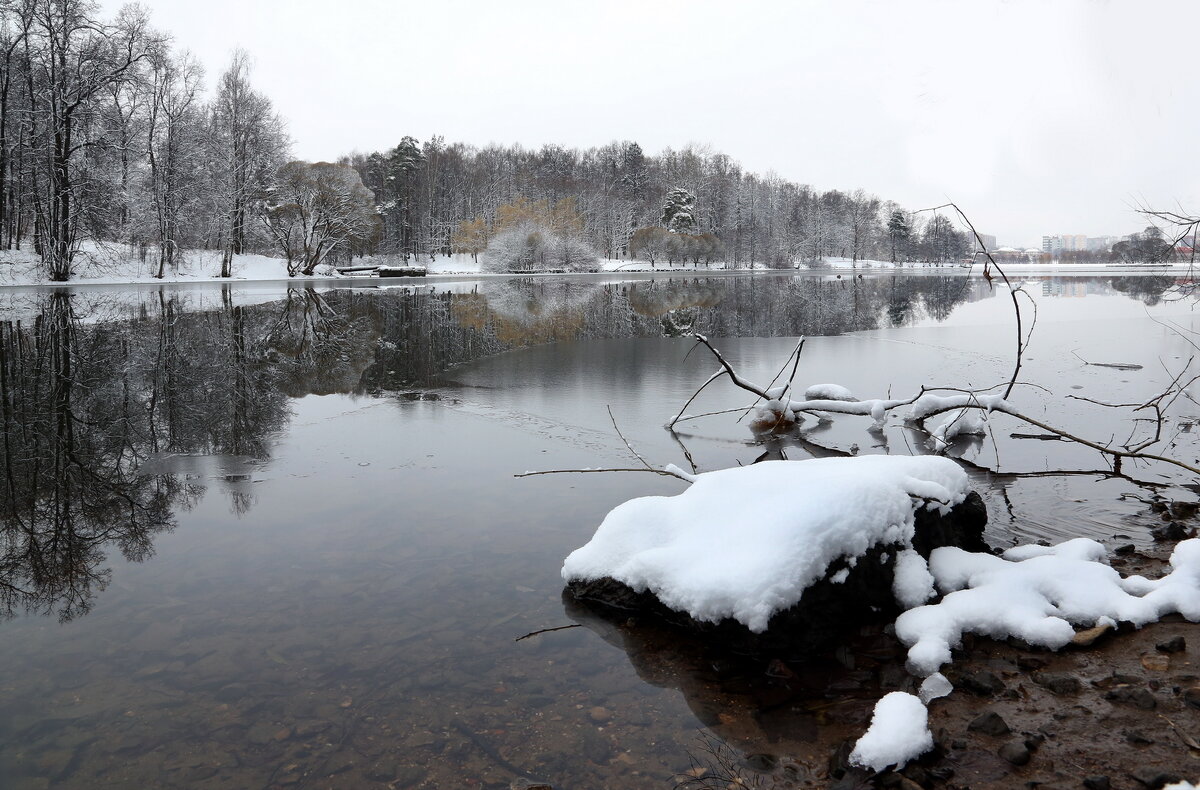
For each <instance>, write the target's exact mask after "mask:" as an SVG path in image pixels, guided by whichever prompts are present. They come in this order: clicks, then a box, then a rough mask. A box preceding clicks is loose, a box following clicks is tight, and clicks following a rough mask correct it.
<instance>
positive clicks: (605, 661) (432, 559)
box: [0, 276, 1200, 788]
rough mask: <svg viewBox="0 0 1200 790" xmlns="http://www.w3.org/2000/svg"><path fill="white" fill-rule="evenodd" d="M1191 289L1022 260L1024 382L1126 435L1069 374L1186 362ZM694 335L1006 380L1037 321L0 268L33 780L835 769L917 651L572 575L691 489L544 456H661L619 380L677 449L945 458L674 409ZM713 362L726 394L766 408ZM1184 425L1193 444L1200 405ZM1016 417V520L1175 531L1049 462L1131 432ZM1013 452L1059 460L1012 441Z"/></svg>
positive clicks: (846, 302) (879, 372)
mask: <svg viewBox="0 0 1200 790" xmlns="http://www.w3.org/2000/svg"><path fill="white" fill-rule="evenodd" d="M1171 285H1172V281H1170V280H1166V279H1164V278H1161V277H1144V278H1125V279H1120V278H1111V277H1109V278H1105V277H1078V278H1068V277H1045V278H1036V279H1031V280H1029V281H1028V282H1026V283H1025V285H1024V288H1025V291H1026V293H1028V294H1029V295H1030V296H1031V297H1032V300H1033V301H1034V302H1036V304H1037V307H1038V322H1037V326H1036V329H1035V331H1034V334H1033V341H1032V344H1031V346H1030V349H1029V352H1028V358H1027V363H1026V372H1025V375H1024V378H1025V379H1026V380H1027V381H1031V382H1036V383H1038V384H1041V385H1044V386H1046V387H1049V388H1050V389H1051V390H1053V394H1050V393H1047V392H1045V391H1043V390H1040V389H1034V388H1024V389H1022V390H1021V391H1020V394H1019V395H1018V396H1016V399H1017V400H1018V401H1019V403H1020V404H1021V406H1022V407H1023V408H1026V409H1027V410H1029V411H1030V412H1031V413H1039V414H1040V413H1045V414H1047V415H1051V416H1052V417H1053V419H1052V421H1053V422H1055V423H1056V424H1059V425H1062V426H1063V427H1066V428H1074V429H1077V430H1078V431H1080V432H1082V433H1086V434H1087V435H1088V436H1092V437H1096V438H1100V439H1102V440H1107V439H1108V438H1109V436H1110V435H1113V434H1115V433H1116V432H1117V430H1118V427H1119V426H1118V423H1117V422H1116V421H1114V419H1113V417H1112V415H1111V414H1110V413H1109V412H1108V411H1106V410H1104V409H1101V408H1100V407H1096V406H1092V405H1090V404H1087V403H1085V402H1083V401H1075V400H1064V398H1063V396H1065V395H1070V394H1078V395H1085V396H1088V397H1092V398H1098V399H1104V400H1109V401H1126V400H1136V399H1138V398H1139V397H1140V398H1144V397H1146V396H1147V395H1148V394H1150V393H1152V392H1154V391H1155V388H1162V387H1163V386H1165V384H1166V382H1168V381H1170V379H1171V377H1172V376H1173V375H1174V374H1175V373H1176V372H1178V369H1179V368H1180V366H1182V365H1183V364H1184V363H1185V362H1186V361H1187V360H1188V358H1189V357H1190V355H1191V354H1192V353H1195V349H1194V347H1193V346H1191V345H1190V343H1189V340H1188V339H1187V335H1186V333H1185V332H1180V331H1175V330H1174V329H1173V328H1172V326H1171V325H1172V324H1173V325H1177V326H1179V327H1181V328H1182V329H1183V330H1192V329H1196V328H1197V322H1196V320H1195V316H1194V314H1193V311H1192V303H1191V301H1190V300H1173V299H1171V298H1169V297H1170V293H1169V292H1168V294H1167V296H1168V298H1167V299H1163V293H1164V291H1167V290H1168V289H1169V288H1170V287H1171ZM1152 317H1153V318H1152ZM693 328H694V329H695V330H697V331H701V332H704V333H706V334H708V335H709V336H710V337H712V338H714V342H716V343H717V344H718V345H719V347H720V348H721V349H722V350H723V351H724V352H725V353H726V354H727V356H729V357H730V359H732V360H734V361H735V364H737V365H738V366H739V367H740V368H741V369H742V370H743V372H744V373H745V374H746V375H747V376H749V377H751V378H757V379H761V380H767V379H770V378H771V376H773V375H774V374H775V372H776V370H777V368H778V366H779V365H780V364H781V362H782V360H783V358H784V357H785V356H786V355H787V353H788V351H790V350H791V348H792V346H793V345H794V344H795V339H796V336H797V335H800V334H806V335H808V336H810V340H809V341H808V344H807V345H806V348H805V351H804V357H803V364H802V366H801V372H800V375H799V376H798V382H797V383H799V384H802V385H807V384H810V383H823V382H837V383H840V384H843V385H845V386H848V387H850V388H851V389H852V390H853V391H854V392H855V393H856V394H858V395H859V396H860V397H875V396H881V395H884V394H886V393H887V392H888V391H890V392H892V393H893V395H900V394H910V393H912V392H914V391H915V390H916V389H917V388H918V387H919V386H920V385H922V384H929V385H936V384H953V385H957V386H986V385H990V384H995V383H998V382H1001V381H1003V380H1004V379H1005V378H1006V376H1007V374H1008V372H1009V370H1010V368H1011V358H1012V347H1013V331H1012V316H1011V305H1010V302H1009V301H1008V297H1007V293H1006V292H1004V291H1003V290H1000V289H997V290H992V289H991V288H990V287H989V286H988V284H987V283H985V282H984V281H982V280H980V279H969V278H966V277H962V276H955V277H944V276H909V277H892V276H887V277H877V278H872V277H867V278H865V279H861V280H857V279H851V278H849V277H845V278H842V279H837V278H833V277H812V276H805V277H791V276H740V277H739V276H725V277H713V278H703V277H700V278H674V279H662V278H660V279H657V280H655V279H652V278H648V277H643V278H630V279H615V278H613V279H608V280H596V279H591V280H588V279H570V278H561V279H539V280H536V281H530V280H488V281H483V282H470V281H463V282H451V283H436V282H431V283H428V284H420V285H419V286H417V287H415V288H392V289H377V288H361V289H349V290H334V289H320V290H311V289H292V290H288V289H286V288H282V287H279V286H270V285H261V286H247V287H239V288H233V289H221V288H219V287H194V288H177V289H170V288H168V289H162V290H157V289H149V288H146V289H137V288H133V289H122V288H110V289H99V288H98V289H88V290H80V291H76V292H74V293H59V292H53V291H47V290H9V291H7V292H4V293H0V360H2V362H3V364H2V365H0V368H2V369H3V374H4V375H3V378H2V379H0V395H3V403H4V405H5V408H6V411H5V412H4V414H3V418H4V420H5V444H4V446H3V448H0V450H2V451H3V463H2V467H3V468H2V470H0V471H3V472H4V474H5V479H4V481H3V482H0V501H2V502H3V507H2V509H0V515H2V517H3V519H4V521H3V524H2V529H3V530H4V532H3V535H4V538H3V542H2V543H0V547H2V548H3V554H2V555H0V612H3V611H7V613H8V614H10V615H11V617H9V618H8V619H7V620H6V621H4V622H0V667H2V668H3V669H2V670H0V673H2V674H0V786H3V787H6V788H8V787H15V788H40V787H56V788H57V787H62V788H94V787H138V788H140V787H151V786H153V787H212V788H226V787H227V788H247V787H273V786H281V787H321V788H324V787H370V786H379V787H395V788H406V787H430V788H441V787H486V788H505V787H508V786H509V784H510V782H512V781H513V780H514V779H516V778H519V777H521V776H525V777H532V778H537V779H542V780H546V781H549V782H552V783H553V784H554V786H555V787H557V788H585V787H586V788H596V787H612V788H629V787H653V786H662V787H669V786H671V785H672V783H673V781H674V779H673V778H674V777H677V776H678V775H679V774H680V773H681V772H684V771H686V770H688V769H689V768H690V767H691V766H692V765H693V763H694V762H695V761H699V762H702V763H712V764H716V765H718V767H720V766H724V768H721V770H726V769H727V770H728V771H729V772H730V775H735V774H737V773H739V772H740V773H743V774H747V775H757V776H760V777H773V778H778V779H780V780H781V781H785V782H790V783H792V784H795V785H797V786H804V785H806V784H809V783H811V785H812V786H824V782H823V777H824V771H825V770H826V768H825V766H826V765H827V763H828V760H829V756H830V754H831V752H832V751H833V750H834V749H835V748H836V747H837V746H838V744H839V743H840V742H841V741H842V740H843V739H845V738H847V737H853V736H856V735H857V734H859V733H860V732H861V730H862V728H863V727H864V726H865V722H866V720H867V718H868V716H869V712H870V708H871V706H872V705H873V704H874V701H875V700H876V699H877V698H878V696H879V694H880V693H881V692H882V691H883V690H887V689H891V688H899V687H903V685H904V684H905V683H906V682H907V680H906V678H905V676H904V673H903V671H902V669H901V668H900V667H901V665H902V661H901V660H900V659H899V657H898V655H897V654H896V653H895V652H894V651H890V650H888V649H886V648H883V649H881V648H880V647H879V644H880V640H879V639H874V640H873V641H872V642H871V644H872V645H873V647H870V648H864V649H863V650H860V651H853V650H852V651H851V652H853V656H852V657H851V658H849V659H848V658H847V656H846V655H842V656H841V657H840V661H838V662H833V663H831V664H830V665H828V666H826V665H812V666H807V667H793V668H790V669H788V668H782V669H781V668H778V667H776V668H773V669H772V671H770V672H766V673H761V672H760V673H758V674H755V673H754V672H747V671H746V670H745V669H744V668H736V667H726V666H723V665H722V664H721V662H720V660H710V659H709V657H706V656H705V654H704V652H703V651H702V650H701V649H700V648H699V647H698V646H695V645H688V644H683V643H680V641H679V640H678V639H677V638H675V637H673V636H672V635H671V634H669V633H663V632H661V631H659V630H657V629H656V628H654V627H653V626H652V625H650V624H644V623H643V624H636V623H635V624H625V625H621V626H614V625H610V624H606V623H605V622H603V621H598V620H595V619H594V618H591V617H589V616H588V615H587V614H586V613H583V612H578V611H575V610H574V609H573V608H572V607H569V606H564V603H563V600H562V598H561V590H562V584H561V580H560V578H559V575H558V571H559V567H560V565H561V561H562V558H563V557H564V556H565V555H566V554H567V553H569V552H570V551H571V550H572V549H574V548H576V547H577V546H579V545H581V544H582V543H584V542H586V540H587V539H588V538H589V537H590V536H591V533H592V531H593V530H594V529H595V527H596V525H597V524H598V523H599V522H600V520H601V519H602V518H603V516H604V514H605V513H606V512H607V511H608V510H609V509H611V508H612V507H614V506H615V505H617V504H618V503H620V502H622V501H624V500H626V499H628V498H631V497H634V496H640V495H645V494H655V493H668V494H669V493H675V492H677V491H678V490H680V484H679V483H678V482H677V481H671V480H666V479H663V478H658V477H655V476H652V475H639V474H610V475H600V474H592V475H549V476H541V477H531V478H523V479H516V478H514V477H513V475H514V474H515V473H520V472H523V471H526V470H540V469H565V468H581V467H602V466H628V465H631V461H632V459H631V458H630V457H629V455H628V452H627V450H626V449H625V447H624V445H623V444H622V442H621V440H620V438H619V437H618V436H617V435H616V433H615V432H614V430H613V428H612V424H611V422H610V418H609V412H608V408H611V411H612V415H613V417H614V418H615V419H616V421H617V423H618V424H619V425H620V427H621V430H622V431H623V433H624V434H625V436H626V437H627V438H629V439H630V441H631V442H632V443H633V444H634V446H635V447H636V448H637V449H638V450H639V452H641V453H642V454H643V455H644V456H646V457H647V458H648V459H650V460H651V461H652V462H655V463H666V462H675V463H679V464H681V465H682V464H683V463H684V454H683V453H684V450H683V447H684V446H686V448H687V451H689V452H690V453H691V455H692V457H693V458H694V459H695V461H696V463H697V464H698V466H699V467H700V468H701V469H702V470H703V469H714V468H721V467H726V466H730V465H733V464H736V463H743V464H746V463H751V462H753V461H754V460H756V459H758V458H760V457H762V456H764V455H765V456H766V457H768V458H770V457H782V456H784V455H786V456H787V457H791V458H802V457H806V455H808V454H811V453H818V454H819V453H824V452H827V451H829V450H831V449H832V450H834V451H843V452H845V451H852V450H853V451H857V452H863V453H867V452H904V453H907V452H921V451H923V450H922V449H921V448H922V443H923V441H924V436H923V434H920V433H919V432H917V431H913V430H908V429H904V428H902V427H893V428H889V429H888V430H887V431H886V432H884V433H874V434H873V433H870V432H868V431H866V430H865V428H866V426H867V421H866V420H860V419H857V418H851V419H848V420H842V421H839V422H837V423H832V424H825V423H823V424H815V423H813V424H806V425H804V426H802V427H801V431H800V432H799V433H798V434H796V435H794V436H791V437H786V438H784V439H777V440H773V441H770V442H767V443H760V442H757V441H755V439H754V438H753V437H752V436H751V434H750V432H749V431H748V430H747V429H746V428H745V425H744V423H743V424H738V423H737V415H736V414H735V415H723V416H719V417H710V418H705V419H703V420H697V421H694V422H690V423H687V424H685V425H686V427H685V426H684V425H681V426H680V431H679V433H678V435H677V436H673V435H672V434H670V433H668V432H667V431H665V430H663V428H662V425H663V423H664V422H665V421H666V420H667V419H668V418H669V417H670V416H671V415H672V414H674V413H676V412H677V411H678V410H679V408H680V407H681V406H682V405H683V403H684V401H685V400H686V399H687V398H688V396H689V395H690V394H691V393H692V391H693V390H694V389H695V387H696V386H698V385H699V384H700V383H701V382H702V381H703V380H704V378H706V377H707V376H708V375H709V374H710V373H711V372H712V371H713V370H714V369H715V368H714V365H713V363H712V360H711V359H710V358H707V357H706V356H705V355H704V354H703V353H700V352H695V353H693V352H692V345H693V344H692V342H691V341H690V340H688V339H686V338H684V337H680V335H682V334H685V333H686V332H687V331H688V330H690V329H693ZM1072 351H1074V352H1075V354H1078V357H1076V356H1075V355H1073V354H1072V353H1071V352H1072ZM1081 358H1082V359H1083V360H1087V361H1090V362H1108V363H1111V362H1120V363H1130V364H1138V365H1142V366H1143V367H1142V368H1141V369H1139V370H1121V369H1115V368H1110V367H1101V366H1095V365H1084V364H1083V362H1082V361H1081ZM710 390H711V392H706V394H705V396H704V397H703V398H702V399H701V401H700V402H698V403H697V404H695V405H694V406H693V407H692V408H690V409H689V411H690V412H693V413H697V412H701V411H715V410H719V409H724V408H731V407H734V406H738V405H742V404H744V403H745V402H746V399H745V398H743V397H742V396H741V395H740V394H739V393H738V392H737V391H735V390H732V389H731V388H729V387H728V386H724V387H712V388H710ZM1192 410H1193V411H1195V412H1197V413H1200V407H1195V408H1193V409H1192ZM1183 411H1184V412H1185V413H1186V412H1187V411H1188V410H1187V409H1184V410H1183ZM1185 416H1186V414H1185ZM1170 428H1171V431H1172V435H1175V434H1178V435H1177V437H1176V439H1177V441H1178V442H1179V446H1178V448H1177V450H1176V451H1177V452H1181V453H1185V452H1190V451H1191V450H1190V449H1189V446H1188V445H1187V444H1186V442H1187V441H1188V440H1189V439H1190V438H1191V436H1192V433H1191V431H1192V429H1191V424H1190V421H1188V420H1183V421H1173V422H1172V423H1171V426H1170ZM1020 431H1028V429H1027V428H1024V427H1021V426H1017V425H1016V424H1015V423H1013V424H1010V423H1003V424H1001V423H1000V421H997V424H996V427H995V429H994V431H993V434H994V436H993V437H991V438H988V439H986V440H984V441H977V440H976V441H971V442H964V443H962V444H959V445H956V446H955V448H954V450H953V454H956V455H961V456H962V457H963V458H964V459H965V460H966V461H967V462H969V465H970V468H971V470H972V475H973V476H974V477H975V478H976V480H977V483H978V485H979V487H980V489H981V492H982V493H984V495H985V499H986V500H987V501H988V505H989V512H990V513H991V518H992V521H991V525H990V527H989V537H990V538H991V539H992V540H993V542H995V543H998V544H1005V543H1008V542H1012V541H1016V540H1020V541H1028V540H1036V539H1043V538H1045V539H1050V540H1057V539H1062V538H1065V537H1073V536H1076V535H1086V536H1089V537H1095V538H1097V539H1100V540H1106V541H1109V542H1112V541H1113V540H1114V538H1113V536H1114V535H1115V534H1122V535H1128V536H1129V540H1127V539H1124V538H1121V539H1120V542H1130V540H1132V541H1133V542H1148V537H1147V530H1148V527H1149V526H1151V525H1153V524H1154V523H1157V522H1156V521H1155V519H1154V517H1153V515H1152V514H1151V513H1150V511H1149V509H1148V507H1147V506H1146V504H1145V503H1144V502H1143V501H1141V499H1139V497H1140V498H1142V499H1144V498H1148V497H1149V496H1150V495H1151V493H1152V492H1153V489H1152V488H1146V487H1142V486H1138V485H1135V484H1133V483H1131V482H1129V481H1125V480H1114V479H1105V478H1104V477H1103V475H1101V474H1099V473H1096V474H1080V475H1073V476H1048V477H1045V476H1037V475H1036V474H1032V473H1038V472H1041V471H1045V470H1050V469H1061V468H1071V469H1075V470H1080V471H1084V472H1087V471H1090V470H1102V469H1103V468H1104V464H1103V463H1102V462H1101V460H1100V459H1099V458H1097V457H1096V456H1095V454H1093V453H1089V452H1086V451H1084V450H1081V449H1079V448H1078V447H1072V446H1068V445H1064V444H1063V443H1061V442H1046V441H1038V440H1028V439H1014V438H1011V437H1010V436H1009V434H1010V433H1012V432H1020ZM1118 438H1123V437H1118ZM997 459H999V462H1000V464H1001V466H1002V468H1003V469H1004V470H1005V471H1006V472H1019V473H1030V474H1017V475H1013V474H1008V475H991V474H989V473H987V472H986V471H983V468H985V467H994V466H995V465H996V463H997ZM1127 471H1129V470H1127ZM1133 471H1135V473H1136V474H1137V476H1138V477H1140V478H1141V479H1143V480H1144V481H1146V482H1149V483H1155V484H1163V485H1171V484H1178V483H1180V482H1182V479H1181V478H1179V477H1178V476H1173V475H1171V474H1170V473H1168V472H1164V471H1163V470H1161V469H1138V470H1133ZM1163 492H1164V493H1165V494H1166V495H1168V496H1169V497H1171V498H1194V495H1193V494H1191V493H1190V492H1188V491H1185V490H1181V489H1179V488H1178V487H1172V488H1165V489H1163ZM572 624H582V626H583V627H576V628H572V629H567V630H562V631H556V632H552V633H546V634H542V635H540V636H535V637H532V638H529V639H525V640H522V641H514V640H516V638H517V637H520V636H522V635H524V634H526V633H528V632H531V631H534V630H537V629H542V628H550V627H556V626H561V625H572ZM870 636H871V634H865V635H864V638H867V637H870ZM851 647H852V648H853V645H851ZM781 786H782V785H781Z"/></svg>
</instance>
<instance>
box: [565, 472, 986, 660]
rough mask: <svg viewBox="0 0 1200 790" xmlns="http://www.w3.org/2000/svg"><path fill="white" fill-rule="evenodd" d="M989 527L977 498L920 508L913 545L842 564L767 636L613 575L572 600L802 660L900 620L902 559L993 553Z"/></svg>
mask: <svg viewBox="0 0 1200 790" xmlns="http://www.w3.org/2000/svg"><path fill="white" fill-rule="evenodd" d="M986 525H987V509H986V508H985V507H984V504H983V499H982V498H981V497H980V496H979V494H978V493H976V492H974V491H971V492H969V493H967V494H966V495H965V497H963V499H962V501H960V502H959V503H958V504H956V505H954V506H953V507H951V508H949V509H948V511H947V512H941V511H939V510H937V509H928V508H925V507H922V506H920V503H919V502H917V503H915V504H914V512H913V529H912V534H911V537H910V538H907V539H906V538H900V539H897V540H892V541H887V542H879V543H876V544H875V545H873V546H871V547H870V548H868V549H867V550H866V551H865V552H864V553H863V554H861V555H858V556H856V557H854V558H852V559H851V558H847V557H839V558H837V559H835V560H834V561H832V562H831V563H830V564H829V565H828V566H827V567H826V569H825V572H824V574H823V575H822V576H821V577H820V578H818V579H817V580H816V581H814V582H812V583H811V584H809V585H808V586H807V587H805V588H804V590H803V592H802V594H801V595H800V598H799V600H798V601H797V602H795V603H794V604H792V605H790V606H788V607H786V608H784V609H782V610H780V611H777V612H775V613H774V614H773V615H771V617H770V619H769V621H768V623H767V626H766V628H765V629H762V630H760V631H753V630H751V629H750V628H748V627H747V626H746V625H745V624H743V623H742V622H739V621H738V620H736V619H734V618H732V617H724V618H721V619H720V620H718V621H716V622H711V621H705V620H700V619H697V618H695V617H693V616H692V615H691V614H689V613H688V612H687V611H682V610H680V609H677V608H672V607H670V606H667V605H666V604H664V603H663V602H662V601H661V600H660V599H659V597H657V596H656V595H655V594H654V593H653V592H651V591H650V590H649V589H644V590H640V591H639V590H635V589H634V588H633V587H631V586H630V585H629V584H626V583H624V582H621V581H618V580H616V579H614V578H612V577H610V576H605V577H601V578H595V579H576V580H571V581H569V582H568V583H567V586H566V589H565V590H564V597H565V598H568V599H570V600H572V601H574V602H576V603H578V604H579V605H580V606H583V607H586V608H588V609H589V610H591V611H593V612H594V613H595V614H596V615H597V616H600V617H604V618H606V619H610V620H616V621H620V620H626V619H628V618H629V616H630V615H631V614H632V615H638V616H650V617H653V618H655V619H657V620H661V621H663V622H666V623H669V624H671V625H673V626H675V627H677V628H682V629H685V630H687V631H688V632H690V633H691V634H692V635H695V636H698V637H700V638H703V639H704V640H705V641H706V642H710V643H712V644H714V645H717V646H719V647H721V648H722V649H724V650H729V651H732V652H734V653H740V654H745V655H767V654H769V655H771V656H773V657H787V658H796V659H802V658H805V657H809V656H811V655H812V654H814V653H816V652H820V651H823V650H826V649H829V648H831V647H833V646H834V645H836V644H837V643H838V642H839V641H841V639H842V638H844V637H845V635H846V634H847V633H848V632H850V631H853V630H855V629H857V628H859V627H860V626H862V625H863V624H865V623H870V622H875V621H879V620H881V619H884V618H894V617H895V616H896V614H897V613H898V611H899V609H900V607H899V606H898V605H897V603H896V594H895V592H894V581H895V575H896V558H897V556H898V555H899V554H900V552H902V551H904V550H905V549H909V548H911V549H913V550H915V551H916V552H917V553H919V554H920V555H921V556H922V557H924V558H925V559H928V557H929V554H930V552H931V551H933V550H934V549H935V548H938V547H941V546H957V547H959V548H962V549H965V550H967V551H989V548H988V546H987V544H986V543H985V542H984V540H983V531H984V527H985V526H986Z"/></svg>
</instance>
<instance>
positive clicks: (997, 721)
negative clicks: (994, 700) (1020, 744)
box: [967, 710, 1012, 735]
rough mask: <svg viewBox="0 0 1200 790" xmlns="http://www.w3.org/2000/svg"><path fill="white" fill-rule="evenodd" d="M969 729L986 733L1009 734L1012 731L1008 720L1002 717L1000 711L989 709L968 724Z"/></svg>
mask: <svg viewBox="0 0 1200 790" xmlns="http://www.w3.org/2000/svg"><path fill="white" fill-rule="evenodd" d="M967 729H968V730H973V731H975V732H982V733H983V734H984V735H1008V734H1009V733H1010V732H1012V730H1011V729H1009V727H1008V722H1006V721H1005V720H1004V719H1003V718H1001V716H1000V714H999V713H996V712H995V711H993V710H989V711H988V712H987V713H983V714H981V715H979V716H978V717H976V718H975V720H974V721H972V722H971V723H970V724H968V725H967Z"/></svg>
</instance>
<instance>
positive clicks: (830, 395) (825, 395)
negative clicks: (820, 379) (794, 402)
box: [804, 384, 858, 401]
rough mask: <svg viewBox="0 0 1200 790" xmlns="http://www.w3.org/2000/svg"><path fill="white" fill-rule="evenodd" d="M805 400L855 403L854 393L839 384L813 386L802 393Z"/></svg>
mask: <svg viewBox="0 0 1200 790" xmlns="http://www.w3.org/2000/svg"><path fill="white" fill-rule="evenodd" d="M804 399H805V400H843V401H855V400H858V398H856V397H854V393H852V392H851V391H850V390H848V389H846V388H845V387H843V386H842V385H841V384H814V385H812V386H811V387H809V388H808V389H806V390H805V391H804Z"/></svg>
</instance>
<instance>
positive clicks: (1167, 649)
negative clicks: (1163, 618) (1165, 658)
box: [1154, 636, 1187, 653]
mask: <svg viewBox="0 0 1200 790" xmlns="http://www.w3.org/2000/svg"><path fill="white" fill-rule="evenodd" d="M1154 648H1155V649H1156V650H1158V651H1160V652H1163V653H1182V652H1183V651H1184V650H1187V640H1186V639H1184V638H1183V637H1182V636H1175V637H1171V638H1170V639H1168V640H1167V641H1165V642H1159V643H1158V644H1157V645H1155V646H1154Z"/></svg>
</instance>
